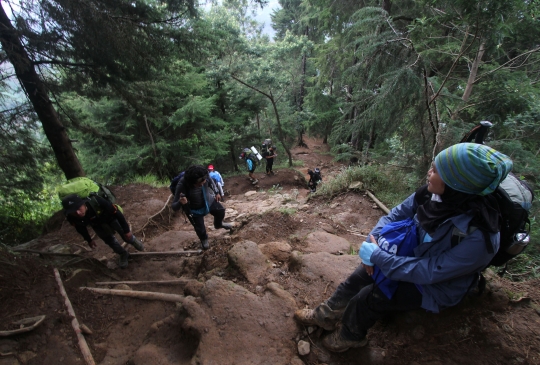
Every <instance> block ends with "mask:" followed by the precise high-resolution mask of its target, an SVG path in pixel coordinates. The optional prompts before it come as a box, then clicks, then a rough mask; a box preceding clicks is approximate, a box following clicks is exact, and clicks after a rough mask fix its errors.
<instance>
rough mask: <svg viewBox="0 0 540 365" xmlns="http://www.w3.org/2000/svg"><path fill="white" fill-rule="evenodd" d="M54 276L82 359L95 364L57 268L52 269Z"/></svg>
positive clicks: (90, 364)
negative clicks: (69, 317)
mask: <svg viewBox="0 0 540 365" xmlns="http://www.w3.org/2000/svg"><path fill="white" fill-rule="evenodd" d="M54 276H55V277H56V282H57V283H58V286H59V288H60V294H62V297H64V302H65V305H66V307H67V310H68V313H69V315H70V316H71V325H72V326H73V329H74V330H75V334H76V335H77V339H78V340H79V347H80V349H81V352H82V355H83V357H84V360H85V361H86V363H87V364H88V365H95V364H96V363H95V362H94V358H93V357H92V353H91V352H90V349H89V348H88V344H87V343H86V340H85V339H84V336H83V334H82V331H81V327H80V325H79V321H78V320H77V316H75V311H74V310H73V307H72V306H71V302H70V300H69V298H68V296H67V293H66V289H64V284H62V278H60V273H59V272H58V269H57V268H55V269H54Z"/></svg>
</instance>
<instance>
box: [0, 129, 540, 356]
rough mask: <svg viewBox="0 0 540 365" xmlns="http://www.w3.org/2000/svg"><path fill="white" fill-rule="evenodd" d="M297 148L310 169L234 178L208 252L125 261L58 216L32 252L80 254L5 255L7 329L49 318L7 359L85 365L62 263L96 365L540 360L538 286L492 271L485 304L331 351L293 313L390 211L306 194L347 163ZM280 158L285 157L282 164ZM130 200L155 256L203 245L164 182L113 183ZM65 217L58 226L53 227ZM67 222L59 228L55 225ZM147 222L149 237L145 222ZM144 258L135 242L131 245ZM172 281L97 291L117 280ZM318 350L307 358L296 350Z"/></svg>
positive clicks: (420, 315)
mask: <svg viewBox="0 0 540 365" xmlns="http://www.w3.org/2000/svg"><path fill="white" fill-rule="evenodd" d="M307 143H308V146H309V148H295V149H293V150H292V153H293V157H294V159H296V160H302V161H304V167H302V168H298V169H297V170H298V171H294V170H288V169H278V170H277V171H276V172H277V174H276V175H274V176H264V174H263V173H262V170H264V167H259V168H258V171H256V175H257V176H258V177H259V184H258V186H256V187H254V186H253V185H251V183H250V182H249V180H248V179H247V174H246V175H245V176H236V177H232V178H226V179H225V190H227V191H228V192H229V193H230V195H228V196H227V199H226V201H225V203H224V205H225V206H226V208H227V216H226V220H227V221H230V222H232V223H233V224H234V225H235V226H236V229H235V231H234V233H233V234H232V235H230V234H228V233H227V232H225V231H224V230H214V229H213V228H211V226H212V223H211V219H210V218H209V217H208V218H207V221H206V223H207V225H208V226H210V228H209V229H208V231H209V236H210V244H211V248H210V250H208V251H206V252H203V253H201V254H191V255H177V256H133V258H132V259H131V260H130V263H129V267H128V268H127V269H125V270H121V269H119V268H118V267H117V263H116V257H115V255H114V254H112V253H111V252H110V249H109V248H108V247H107V246H106V245H105V244H103V243H102V242H98V248H97V249H95V250H94V251H87V249H86V244H85V242H83V240H82V239H81V238H80V237H79V236H78V235H77V233H76V232H75V230H74V229H73V228H72V227H70V226H69V225H67V224H66V223H65V222H63V219H62V217H61V215H58V216H57V217H56V218H55V219H53V220H51V224H50V225H49V229H50V230H51V233H48V234H46V235H44V236H42V237H40V238H39V239H36V240H34V242H32V243H31V244H29V245H28V246H29V249H32V250H37V251H46V252H50V251H55V252H63V253H71V254H76V256H51V255H41V256H39V255H37V254H33V253H17V254H16V255H14V254H13V253H7V252H5V251H0V318H1V319H2V321H1V322H0V326H1V328H0V330H4V331H5V330H12V329H16V328H19V326H17V325H14V324H13V322H14V321H16V320H19V319H22V318H27V317H32V316H37V315H42V314H44V315H46V316H47V318H46V320H45V321H44V323H43V324H42V325H41V326H40V327H38V328H37V329H35V330H33V331H31V332H28V333H26V334H20V335H16V336H11V337H5V338H2V337H0V353H2V354H4V355H6V354H7V356H3V355H2V356H0V365H17V364H29V365H36V364H67V365H71V364H74V365H75V364H77V365H80V364H84V360H83V358H82V355H81V352H80V350H79V347H78V345H77V339H76V335H75V333H74V331H73V329H72V327H71V319H70V318H69V316H68V314H67V311H66V308H65V306H64V302H63V300H62V298H61V296H60V294H59V290H58V287H57V284H56V282H55V279H54V274H53V270H52V268H53V267H57V268H59V270H60V272H61V274H62V278H63V281H64V285H65V287H66V291H67V294H68V296H69V297H70V299H71V302H72V304H73V307H74V310H75V313H76V314H77V316H78V319H79V322H81V323H83V324H84V325H86V326H87V327H88V328H90V329H91V330H92V332H93V333H92V334H91V335H86V340H87V342H88V345H89V347H90V350H91V352H92V355H93V357H94V359H95V361H96V363H97V364H102V365H105V364H106V365H124V364H129V365H143V364H145V365H146V364H162V365H173V364H174V365H176V364H178V365H184V364H186V365H187V364H225V365H226V364H294V365H301V364H309V365H314V364H335V365H342V364H358V363H362V364H385V365H388V364H408V365H418V364H425V365H451V364H540V352H539V351H540V350H539V349H540V326H539V324H540V317H539V314H540V292H539V289H538V284H539V281H538V280H537V281H532V282H526V283H512V282H509V281H507V280H505V279H500V278H498V277H496V276H494V277H490V280H489V285H488V290H487V292H486V293H484V294H483V295H482V296H480V297H470V298H466V300H464V302H463V303H462V304H460V305H459V306H457V307H455V308H452V309H450V310H447V311H445V312H443V313H441V314H438V315H434V314H428V313H425V312H423V311H415V312H410V313H405V314H402V315H398V316H395V317H394V318H388V319H387V320H386V321H384V323H378V324H377V325H376V326H375V327H374V328H373V329H372V331H371V332H370V333H369V335H368V338H369V345H368V346H367V347H366V348H362V349H353V350H349V351H347V352H345V353H342V354H332V353H329V352H328V351H326V350H324V348H323V347H322V346H321V345H320V339H321V338H322V336H324V334H325V333H324V332H323V330H322V329H317V328H305V327H303V326H300V325H298V324H297V323H295V321H294V320H293V318H292V315H293V313H294V310H296V309H297V308H302V307H305V306H307V307H313V306H314V305H317V304H318V303H320V302H321V301H322V300H324V299H326V298H327V297H328V296H329V295H330V294H331V293H332V291H333V290H334V289H335V288H336V286H337V285H338V284H339V282H341V281H342V280H343V279H344V278H346V277H347V275H348V274H349V273H350V272H351V271H352V270H353V269H354V268H355V267H356V266H357V265H358V264H359V259H358V257H357V256H356V255H351V254H350V253H352V252H353V251H355V250H357V249H358V246H359V244H360V242H361V241H362V240H363V237H362V235H365V234H366V233H368V232H369V230H370V229H371V228H372V227H373V225H374V224H375V222H376V221H377V220H378V218H379V217H380V216H381V215H382V212H381V211H380V210H379V209H376V208H374V207H373V202H372V201H370V200H369V198H368V197H366V196H365V195H364V194H362V193H359V192H353V191H350V192H346V193H344V194H341V195H340V196H338V197H337V198H335V199H334V200H332V201H328V200H327V199H324V198H320V197H319V198H317V197H315V198H314V199H308V195H309V192H308V190H307V187H306V185H305V178H306V177H307V174H306V171H307V169H308V168H314V167H320V168H321V169H322V174H323V177H324V178H325V179H328V178H331V176H333V175H335V174H336V173H337V172H338V171H339V169H340V168H341V167H342V166H341V165H340V164H336V163H334V162H333V161H332V158H331V156H330V155H329V154H326V152H327V150H328V148H327V146H326V145H323V144H321V143H320V141H316V140H311V139H308V140H307ZM279 158H283V159H284V158H285V156H280V157H279ZM114 191H115V193H116V194H117V196H118V200H119V203H120V204H121V205H122V206H123V208H124V212H125V214H126V217H127V218H128V220H129V223H130V224H131V226H132V227H133V230H134V231H135V232H136V234H137V235H138V236H139V237H141V238H143V239H144V244H145V247H146V248H145V251H146V252H150V251H182V250H198V249H199V246H200V243H199V241H198V239H197V237H196V235H195V233H194V232H193V229H192V227H191V225H190V224H189V223H188V222H187V221H186V220H185V218H184V217H183V216H182V215H180V214H173V213H172V212H170V210H169V209H168V207H166V208H165V209H164V210H163V212H162V214H160V215H158V216H157V217H155V218H154V219H153V220H151V221H149V217H151V216H153V215H154V214H156V213H157V212H159V211H161V210H162V208H163V207H164V206H165V202H166V201H167V198H168V196H169V191H168V189H167V188H159V189H158V188H152V187H149V186H144V185H127V186H119V187H115V189H114ZM55 222H56V223H55ZM55 225H56V230H55ZM142 227H145V228H144V230H142V231H141V228H142ZM130 251H132V252H134V251H133V248H130ZM177 279H183V280H182V282H180V283H179V282H177V283H174V284H171V283H169V284H162V285H160V284H156V283H152V284H143V285H141V284H128V285H125V284H121V285H100V284H98V283H100V282H116V281H164V280H167V281H170V280H177ZM80 287H100V288H112V289H131V290H137V291H152V292H162V293H170V294H178V295H182V296H183V299H182V300H180V302H178V303H171V302H165V301H156V300H143V299H135V298H127V297H118V296H110V295H105V294H95V293H91V292H89V291H86V290H85V291H82V290H80V289H79V288H80ZM300 341H305V342H307V343H308V344H309V346H310V351H309V353H308V354H306V355H299V353H298V344H299V342H300Z"/></svg>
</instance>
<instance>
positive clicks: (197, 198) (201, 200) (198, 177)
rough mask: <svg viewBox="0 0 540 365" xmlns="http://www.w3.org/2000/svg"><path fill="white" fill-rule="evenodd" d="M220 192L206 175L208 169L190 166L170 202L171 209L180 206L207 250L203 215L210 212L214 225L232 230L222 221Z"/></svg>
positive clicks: (178, 208) (223, 213)
mask: <svg viewBox="0 0 540 365" xmlns="http://www.w3.org/2000/svg"><path fill="white" fill-rule="evenodd" d="M220 201H221V194H220V193H219V191H218V188H217V186H216V184H215V183H214V180H213V179H211V178H210V177H209V175H208V170H207V169H205V168H204V167H203V166H197V165H195V166H191V167H189V168H188V169H187V170H186V173H185V174H184V177H183V178H181V179H180V181H179V182H178V184H177V185H176V192H175V194H174V200H173V203H172V209H173V210H175V211H177V210H180V208H182V209H183V210H184V212H185V213H186V215H187V216H188V218H189V221H190V223H191V224H192V225H193V227H194V228H195V232H196V233H197V237H199V239H200V240H201V245H202V248H203V249H204V250H208V249H209V248H210V245H209V244H208V235H207V234H206V227H205V225H204V217H205V216H206V215H207V214H208V213H210V214H212V215H213V216H214V227H215V228H216V229H217V228H224V229H227V230H228V231H229V232H232V226H231V225H230V224H225V223H223V218H225V208H224V207H223V205H221V204H220V203H219V202H220Z"/></svg>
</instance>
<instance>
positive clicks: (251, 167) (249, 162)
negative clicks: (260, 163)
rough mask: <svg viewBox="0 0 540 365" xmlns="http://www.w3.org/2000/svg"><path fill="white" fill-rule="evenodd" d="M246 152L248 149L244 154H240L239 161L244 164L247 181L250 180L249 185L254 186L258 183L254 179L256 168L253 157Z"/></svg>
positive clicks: (245, 150)
mask: <svg viewBox="0 0 540 365" xmlns="http://www.w3.org/2000/svg"><path fill="white" fill-rule="evenodd" d="M248 150H249V148H246V149H244V152H242V153H241V154H240V159H241V160H244V161H245V162H246V168H247V170H248V176H249V180H251V183H252V184H253V185H255V184H257V183H258V182H259V180H257V179H256V178H255V169H256V168H257V164H256V163H255V162H254V160H253V156H252V154H251V152H248ZM255 158H256V157H255Z"/></svg>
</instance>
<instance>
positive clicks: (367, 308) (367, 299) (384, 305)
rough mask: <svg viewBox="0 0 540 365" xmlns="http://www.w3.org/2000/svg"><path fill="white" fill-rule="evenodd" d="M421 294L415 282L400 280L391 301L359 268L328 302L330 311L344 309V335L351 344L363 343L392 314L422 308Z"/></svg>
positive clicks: (363, 270) (361, 268) (360, 267)
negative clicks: (370, 332) (369, 330)
mask: <svg viewBox="0 0 540 365" xmlns="http://www.w3.org/2000/svg"><path fill="white" fill-rule="evenodd" d="M421 304H422V294H421V293H420V291H419V290H418V288H417V287H416V285H414V284H412V283H407V282H403V281H400V282H399V286H398V289H397V291H396V293H395V294H394V296H393V297H392V299H388V297H386V295H385V294H384V293H383V292H382V291H381V290H380V289H379V288H378V287H377V285H375V282H374V280H373V279H372V278H371V276H369V275H368V274H367V272H366V270H365V269H364V268H363V266H362V265H360V266H359V267H358V268H357V269H356V270H355V271H354V272H353V273H352V274H351V275H350V276H349V277H348V278H347V280H345V281H344V282H343V283H341V284H339V286H338V288H337V289H336V291H335V292H334V294H332V296H331V297H330V299H328V305H329V306H330V308H332V309H334V310H336V309H342V308H345V313H344V314H343V318H342V320H341V321H342V324H343V326H342V330H341V335H342V336H343V337H344V338H346V339H348V340H352V341H360V340H362V339H363V338H364V337H365V336H366V334H367V331H368V329H369V328H371V327H372V326H373V325H374V324H375V323H376V322H377V320H379V319H381V318H383V317H384V316H385V315H387V314H390V313H392V312H401V311H408V310H413V309H418V308H420V306H421Z"/></svg>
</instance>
